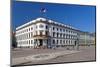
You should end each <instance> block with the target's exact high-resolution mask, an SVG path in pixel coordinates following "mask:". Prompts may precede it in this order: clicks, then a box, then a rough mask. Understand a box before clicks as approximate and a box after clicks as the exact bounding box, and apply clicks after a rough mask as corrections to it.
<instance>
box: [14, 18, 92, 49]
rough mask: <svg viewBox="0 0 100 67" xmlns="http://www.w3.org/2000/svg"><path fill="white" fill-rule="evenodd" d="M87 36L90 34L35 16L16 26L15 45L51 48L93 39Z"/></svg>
mask: <svg viewBox="0 0 100 67" xmlns="http://www.w3.org/2000/svg"><path fill="white" fill-rule="evenodd" d="M84 36H85V38H84ZM87 36H90V34H84V32H80V31H79V30H77V29H76V28H73V27H71V26H68V25H65V24H62V23H59V22H55V21H53V20H49V19H45V18H37V19H35V20H32V21H30V22H28V23H26V24H23V25H21V26H19V27H17V28H16V39H17V47H29V48H38V47H46V48H53V47H65V46H71V45H77V44H83V43H85V44H86V42H84V40H86V39H88V40H89V41H91V40H92V39H93V37H92V36H90V37H88V38H86V37H87ZM86 41H87V40H86ZM91 44H92V43H91Z"/></svg>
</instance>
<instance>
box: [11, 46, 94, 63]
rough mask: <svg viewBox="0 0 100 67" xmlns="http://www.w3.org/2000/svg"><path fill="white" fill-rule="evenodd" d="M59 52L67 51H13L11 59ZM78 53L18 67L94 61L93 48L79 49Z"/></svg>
mask: <svg viewBox="0 0 100 67" xmlns="http://www.w3.org/2000/svg"><path fill="white" fill-rule="evenodd" d="M59 51H67V50H66V49H65V48H61V49H56V50H53V49H15V50H14V51H13V52H12V59H13V58H18V57H24V56H28V55H36V54H39V53H40V54H43V53H52V52H59ZM79 51H80V52H77V53H72V54H66V55H62V56H58V57H56V58H53V59H49V60H43V61H38V62H36V61H31V62H27V63H23V64H20V65H31V64H46V63H62V62H75V61H95V47H94V46H85V47H80V49H79Z"/></svg>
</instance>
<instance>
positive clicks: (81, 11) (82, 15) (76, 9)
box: [12, 1, 96, 32]
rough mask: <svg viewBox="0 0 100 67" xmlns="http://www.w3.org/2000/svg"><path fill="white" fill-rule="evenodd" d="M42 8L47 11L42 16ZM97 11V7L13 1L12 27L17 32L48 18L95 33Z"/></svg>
mask: <svg viewBox="0 0 100 67" xmlns="http://www.w3.org/2000/svg"><path fill="white" fill-rule="evenodd" d="M41 8H45V9H46V10H47V11H46V13H45V14H41V12H40V9H41ZM95 10H96V9H95V6H82V5H72V4H54V3H52V4H51V3H40V2H22V1H21V2H20V1H13V2H12V25H13V29H14V30H15V28H16V27H18V26H20V25H22V24H24V23H27V22H29V21H31V20H34V19H36V18H37V17H46V18H48V19H51V20H54V21H56V22H60V23H64V24H67V25H71V26H73V27H76V28H78V29H79V30H82V31H87V32H95V23H96V22H95V21H96V20H95V17H96V15H95Z"/></svg>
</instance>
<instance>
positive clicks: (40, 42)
mask: <svg viewBox="0 0 100 67" xmlns="http://www.w3.org/2000/svg"><path fill="white" fill-rule="evenodd" d="M34 45H35V48H37V47H47V46H48V39H34Z"/></svg>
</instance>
